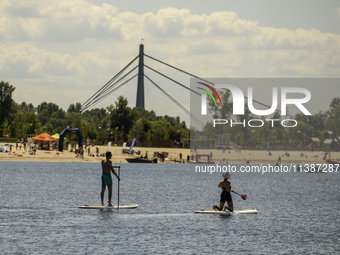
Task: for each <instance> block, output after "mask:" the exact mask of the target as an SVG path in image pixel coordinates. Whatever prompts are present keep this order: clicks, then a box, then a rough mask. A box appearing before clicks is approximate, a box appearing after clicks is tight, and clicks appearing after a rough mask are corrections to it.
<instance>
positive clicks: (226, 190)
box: [213, 172, 234, 212]
mask: <svg viewBox="0 0 340 255" xmlns="http://www.w3.org/2000/svg"><path fill="white" fill-rule="evenodd" d="M222 176H223V178H224V180H223V181H221V182H220V183H219V184H218V187H219V188H221V189H222V193H221V199H220V206H217V205H214V206H213V210H219V211H222V209H223V206H224V204H225V202H227V205H228V206H225V207H224V209H223V211H225V210H226V209H228V210H229V211H231V212H232V211H233V210H234V205H233V200H232V198H231V194H230V192H231V191H234V190H232V189H231V186H230V181H229V180H228V179H229V178H230V174H229V173H228V172H224V173H223V174H222Z"/></svg>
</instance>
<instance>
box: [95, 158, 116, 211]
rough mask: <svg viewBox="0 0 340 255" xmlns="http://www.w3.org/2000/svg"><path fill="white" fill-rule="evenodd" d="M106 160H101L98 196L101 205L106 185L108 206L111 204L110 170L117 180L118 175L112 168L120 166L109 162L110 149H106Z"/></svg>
mask: <svg viewBox="0 0 340 255" xmlns="http://www.w3.org/2000/svg"><path fill="white" fill-rule="evenodd" d="M105 156H106V160H102V170H103V171H102V191H101V193H100V198H101V201H102V205H103V204H104V193H105V189H106V186H107V188H108V190H109V201H108V203H109V206H112V204H111V198H112V177H111V171H112V173H113V174H114V175H115V176H116V177H117V179H118V181H120V178H119V176H118V175H117V173H116V171H115V170H114V168H120V166H113V165H112V162H111V158H112V154H111V152H110V151H107V152H106V154H105Z"/></svg>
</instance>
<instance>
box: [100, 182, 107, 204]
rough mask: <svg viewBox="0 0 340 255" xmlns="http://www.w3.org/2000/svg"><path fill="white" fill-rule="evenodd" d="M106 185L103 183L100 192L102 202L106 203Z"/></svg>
mask: <svg viewBox="0 0 340 255" xmlns="http://www.w3.org/2000/svg"><path fill="white" fill-rule="evenodd" d="M105 188H106V186H105V185H102V191H101V192H100V198H101V200H102V204H104V193H105Z"/></svg>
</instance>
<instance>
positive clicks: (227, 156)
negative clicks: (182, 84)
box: [0, 143, 340, 164]
mask: <svg viewBox="0 0 340 255" xmlns="http://www.w3.org/2000/svg"><path fill="white" fill-rule="evenodd" d="M4 144H5V143H0V147H1V146H3V145H4ZM96 147H98V148H99V153H100V154H104V153H105V152H106V151H107V146H90V153H92V154H95V152H96ZM7 148H8V149H9V147H7ZM134 150H135V151H136V150H140V152H141V153H140V155H142V156H144V155H145V153H146V151H147V152H148V158H149V159H150V158H152V156H153V154H154V152H167V153H168V158H166V159H165V161H164V163H179V161H180V154H182V161H181V162H183V160H184V161H185V160H186V159H187V156H188V155H189V156H190V155H191V154H190V149H188V148H150V147H148V148H145V147H143V148H142V147H134ZM111 152H112V154H113V157H112V162H116V163H126V162H127V161H126V158H134V157H137V156H138V155H136V154H135V155H128V154H123V153H122V147H121V146H111ZM210 153H212V156H213V157H212V161H214V162H215V163H224V162H225V163H231V164H246V163H250V164H259V163H266V164H276V163H281V164H324V163H326V161H325V160H324V159H323V158H324V156H325V152H324V151H314V152H312V151H298V150H295V151H279V150H275V151H271V152H270V153H269V151H267V150H241V151H235V150H225V151H222V150H217V149H212V150H203V149H198V150H197V151H196V152H194V155H196V154H210ZM270 154H271V155H270ZM327 158H329V155H327ZM330 158H332V159H335V160H338V161H340V152H331V156H330ZM102 159H104V157H103V156H98V157H97V156H89V155H88V152H87V149H85V152H84V158H80V157H77V156H76V154H75V153H74V152H69V151H67V150H64V151H63V152H58V151H56V150H50V151H46V150H37V152H36V155H29V153H27V152H25V151H24V149H23V147H22V149H21V150H20V149H19V148H18V149H16V148H15V144H14V146H13V147H12V153H9V152H0V161H47V162H48V161H50V162H100V161H101V160H102ZM279 159H281V162H280V161H279ZM158 162H159V163H162V162H160V160H158Z"/></svg>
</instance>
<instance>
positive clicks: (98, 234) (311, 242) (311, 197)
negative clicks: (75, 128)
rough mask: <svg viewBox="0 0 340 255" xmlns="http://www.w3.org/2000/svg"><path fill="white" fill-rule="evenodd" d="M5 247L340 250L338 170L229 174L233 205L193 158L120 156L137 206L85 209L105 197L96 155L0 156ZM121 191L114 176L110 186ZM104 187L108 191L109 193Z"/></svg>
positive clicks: (125, 198) (6, 250) (34, 250)
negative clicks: (226, 205)
mask: <svg viewBox="0 0 340 255" xmlns="http://www.w3.org/2000/svg"><path fill="white" fill-rule="evenodd" d="M0 174H1V180H0V187H1V188H0V189H1V203H0V228H1V231H0V245H1V254H206V253H215V254H339V253H340V246H339V237H340V232H339V230H340V229H339V223H340V222H339V211H340V204H339V185H338V183H339V173H333V174H330V173H326V174H325V173H318V174H306V173H295V174H291V175H283V176H276V177H275V178H273V177H261V178H238V176H237V175H232V179H231V182H232V187H233V188H234V189H235V190H236V191H238V192H240V193H242V194H247V195H248V199H247V200H246V201H243V200H242V199H241V198H240V197H239V196H237V195H233V200H234V207H235V208H236V209H252V208H256V209H258V214H257V215H238V216H236V215H234V216H230V217H221V216H218V215H198V214H194V211H196V210H201V209H210V208H211V206H212V205H213V204H217V203H218V202H219V196H220V190H219V189H218V188H217V185H218V182H219V179H206V180H204V179H203V180H202V179H195V178H192V177H190V169H189V166H188V165H182V164H122V168H121V179H122V181H121V184H120V202H121V204H131V203H138V204H139V207H138V208H137V209H135V210H119V211H117V210H113V211H100V210H82V209H78V208H77V206H79V205H83V204H99V203H100V196H99V193H100V188H101V187H100V186H101V180H100V175H101V169H100V164H99V163H49V162H48V163H47V162H0ZM113 190H114V194H113V197H114V202H116V201H117V183H116V182H115V185H114V187H113ZM105 195H107V194H105Z"/></svg>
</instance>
